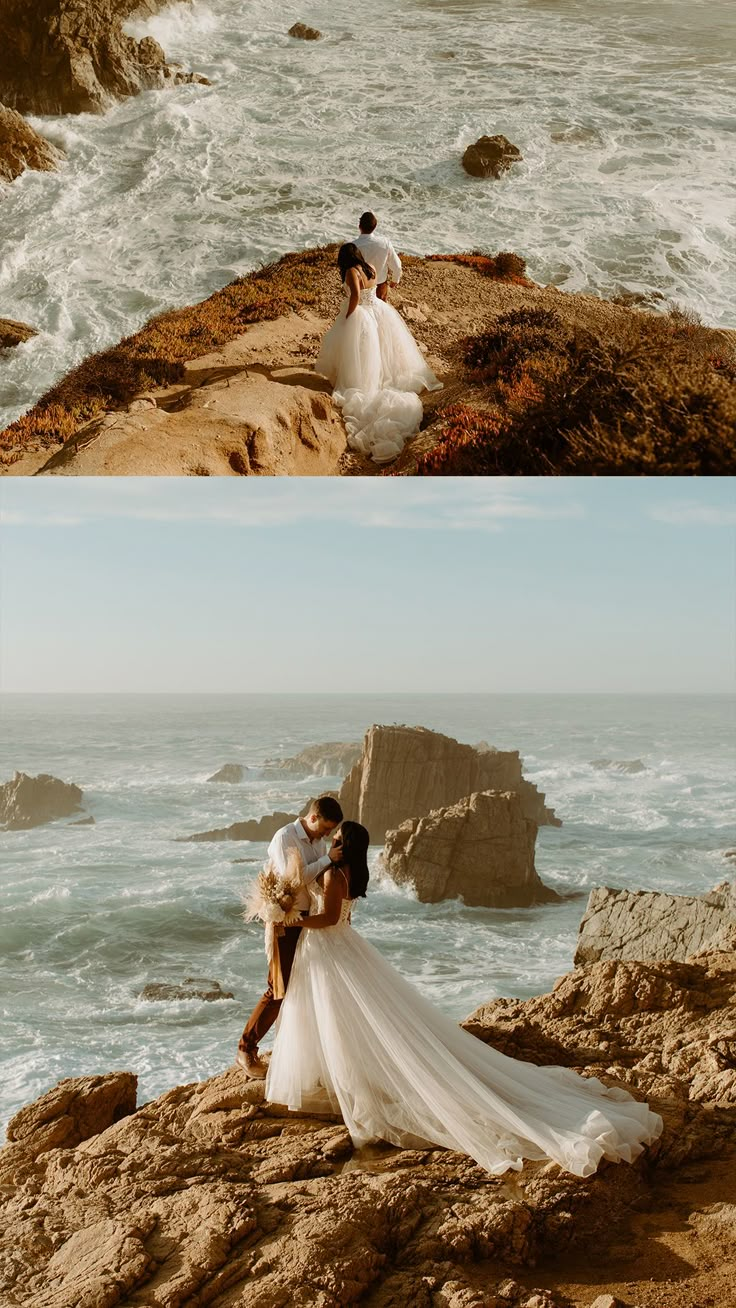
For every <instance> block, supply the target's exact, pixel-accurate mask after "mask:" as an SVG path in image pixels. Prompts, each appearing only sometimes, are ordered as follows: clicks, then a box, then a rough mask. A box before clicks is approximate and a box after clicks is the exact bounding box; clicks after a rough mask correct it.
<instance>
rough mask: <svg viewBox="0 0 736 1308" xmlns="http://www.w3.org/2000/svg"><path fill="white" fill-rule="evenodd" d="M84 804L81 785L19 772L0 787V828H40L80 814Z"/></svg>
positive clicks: (45, 775) (42, 774)
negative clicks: (57, 820)
mask: <svg viewBox="0 0 736 1308" xmlns="http://www.w3.org/2000/svg"><path fill="white" fill-rule="evenodd" d="M81 804H82V792H81V790H80V789H79V786H75V785H72V784H69V783H68V782H66V781H59V779H58V777H50V776H48V775H47V774H46V773H45V772H41V773H39V775H38V776H37V777H29V776H28V773H27V772H16V774H15V776H14V777H13V780H12V781H6V782H5V783H4V785H2V786H0V826H3V827H5V828H8V829H10V830H12V831H19V830H22V829H24V828H27V827H40V826H43V824H44V823H45V822H53V821H54V819H55V818H62V817H69V815H70V814H71V813H77V812H78V811H79V809H80V807H81Z"/></svg>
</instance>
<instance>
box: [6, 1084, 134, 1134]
mask: <svg viewBox="0 0 736 1308" xmlns="http://www.w3.org/2000/svg"><path fill="white" fill-rule="evenodd" d="M137 1085H138V1080H137V1077H135V1076H134V1075H133V1073H132V1072H108V1073H107V1074H106V1075H104V1076H81V1077H67V1078H66V1079H65V1080H63V1081H59V1082H57V1084H56V1085H55V1086H54V1088H53V1089H52V1090H49V1091H48V1093H47V1094H45V1095H42V1096H41V1098H40V1099H37V1100H36V1101H35V1102H34V1103H32V1104H28V1105H27V1106H26V1107H25V1108H21V1109H20V1112H18V1113H16V1114H15V1117H12V1118H11V1119H10V1122H9V1123H8V1129H7V1137H8V1140H9V1141H10V1142H11V1143H14V1144H22V1145H25V1146H26V1148H29V1149H33V1151H34V1153H35V1154H41V1153H46V1152H47V1151H48V1150H49V1149H73V1148H74V1147H75V1146H76V1145H79V1144H81V1143H82V1141H83V1140H89V1139H90V1138H91V1137H92V1136H94V1135H98V1134H99V1133H100V1131H106V1130H107V1128H108V1126H111V1125H112V1124H113V1123H114V1122H119V1121H121V1120H122V1118H124V1117H128V1116H129V1115H130V1113H134V1112H135V1103H136V1088H137Z"/></svg>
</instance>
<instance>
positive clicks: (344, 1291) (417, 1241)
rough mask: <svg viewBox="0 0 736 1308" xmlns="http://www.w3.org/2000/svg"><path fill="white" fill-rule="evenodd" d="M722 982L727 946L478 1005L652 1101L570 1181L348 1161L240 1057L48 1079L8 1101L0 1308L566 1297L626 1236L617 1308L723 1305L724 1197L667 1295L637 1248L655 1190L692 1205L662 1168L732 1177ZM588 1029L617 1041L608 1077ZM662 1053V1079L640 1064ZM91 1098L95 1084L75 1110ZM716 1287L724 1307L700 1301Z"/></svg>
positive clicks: (543, 1174) (727, 1199)
mask: <svg viewBox="0 0 736 1308" xmlns="http://www.w3.org/2000/svg"><path fill="white" fill-rule="evenodd" d="M735 989H736V955H723V954H721V955H708V956H706V957H705V958H703V959H698V960H694V961H693V962H692V963H691V964H688V965H685V964H677V963H673V964H659V965H657V966H656V967H654V966H646V965H643V964H638V965H637V964H631V963H621V964H613V963H599V964H596V965H595V966H593V967H591V968H586V969H579V970H578V971H577V972H575V973H572V974H570V975H569V976H568V977H566V978H564V979H563V981H562V982H561V983H560V984H559V985H558V986H557V987H556V988H555V990H554V991H553V992H552V994H551V995H545V996H539V997H537V998H535V999H532V1000H529V1001H527V1003H526V1004H522V1003H518V1002H517V1001H498V1002H497V1003H496V1004H492V1005H488V1006H486V1008H484V1009H482V1010H478V1014H476V1015H474V1022H475V1025H476V1026H477V1028H478V1034H479V1035H480V1036H481V1038H483V1039H493V1041H494V1043H497V1044H498V1045H499V1047H504V1045H506V1046H507V1051H508V1052H516V1053H517V1054H518V1053H519V1052H522V1056H523V1055H524V1054H525V1055H526V1056H527V1057H529V1056H538V1057H540V1061H543V1062H550V1061H559V1055H560V1053H561V1054H562V1061H566V1062H567V1064H568V1065H572V1066H577V1067H578V1068H580V1069H581V1070H583V1071H584V1072H591V1071H593V1072H596V1073H598V1074H599V1075H602V1076H603V1077H604V1078H605V1079H613V1080H614V1081H621V1082H623V1083H626V1084H628V1085H629V1086H630V1087H631V1088H632V1089H633V1091H634V1093H635V1094H637V1095H643V1094H646V1095H648V1096H650V1098H651V1101H652V1103H653V1106H654V1107H655V1108H657V1109H658V1111H662V1112H663V1113H664V1115H665V1119H666V1129H665V1135H664V1137H663V1139H662V1141H661V1142H660V1144H659V1146H655V1147H653V1148H652V1149H650V1150H648V1151H647V1154H646V1155H645V1156H643V1157H642V1158H641V1159H640V1160H638V1161H637V1162H636V1163H635V1164H634V1165H633V1166H626V1165H623V1164H621V1165H619V1166H615V1165H605V1164H604V1165H602V1166H601V1167H600V1168H599V1171H598V1172H597V1173H596V1175H595V1176H594V1177H591V1178H588V1179H586V1180H582V1179H580V1178H576V1177H572V1176H568V1175H566V1174H564V1173H562V1172H561V1171H560V1169H559V1168H558V1167H556V1166H555V1165H554V1164H550V1163H536V1164H527V1166H525V1168H524V1170H523V1172H522V1173H520V1174H518V1175H517V1174H509V1175H507V1176H505V1177H491V1176H489V1175H488V1174H486V1173H484V1172H483V1171H482V1170H481V1169H480V1168H478V1167H477V1166H475V1164H473V1163H471V1162H470V1161H469V1160H468V1159H467V1158H465V1157H463V1156H462V1155H460V1154H454V1153H449V1152H447V1151H444V1150H441V1149H419V1150H400V1149H394V1148H391V1147H389V1146H375V1147H373V1148H371V1149H368V1150H365V1151H363V1152H362V1153H358V1154H356V1153H355V1152H354V1151H353V1149H352V1146H351V1143H350V1139H349V1137H348V1134H347V1132H346V1130H345V1128H344V1126H343V1125H342V1124H341V1123H340V1122H339V1121H338V1120H336V1119H334V1118H330V1117H328V1116H322V1117H315V1116H309V1115H307V1114H287V1113H286V1112H285V1110H284V1109H282V1108H280V1107H279V1106H278V1105H275V1104H268V1103H266V1102H264V1098H263V1083H262V1082H260V1083H254V1082H249V1081H248V1080H247V1079H246V1078H245V1077H244V1076H243V1075H242V1073H241V1072H240V1071H239V1070H238V1069H236V1068H232V1069H229V1070H227V1071H225V1072H223V1073H222V1074H221V1075H219V1076H215V1077H213V1078H212V1079H210V1080H209V1081H205V1082H202V1083H193V1084H191V1085H185V1086H179V1087H177V1088H175V1089H172V1090H170V1091H168V1092H167V1093H166V1094H163V1095H161V1096H160V1097H159V1098H157V1099H156V1100H154V1101H152V1102H150V1103H146V1104H143V1105H141V1107H140V1108H139V1109H138V1110H137V1112H131V1111H130V1110H131V1103H130V1086H131V1084H133V1083H134V1078H133V1077H131V1076H128V1077H127V1080H126V1079H125V1077H126V1074H117V1075H116V1076H110V1077H99V1078H79V1079H78V1080H73V1081H67V1082H62V1083H61V1085H60V1086H58V1087H56V1088H55V1089H54V1090H52V1091H50V1092H49V1094H47V1095H45V1096H43V1097H42V1098H41V1099H40V1100H38V1101H37V1102H36V1104H35V1105H30V1106H29V1107H28V1108H26V1109H23V1110H22V1113H20V1114H18V1115H17V1117H16V1118H15V1119H14V1122H13V1128H12V1129H13V1134H14V1137H16V1138H15V1139H14V1142H13V1143H11V1144H9V1145H8V1146H7V1147H6V1148H4V1149H3V1150H0V1214H1V1217H2V1221H0V1284H1V1285H2V1303H3V1308H99V1306H102V1305H104V1308H116V1305H120V1306H121V1308H183V1305H186V1304H192V1305H194V1304H200V1305H204V1304H212V1305H221V1306H222V1308H226V1306H230V1308H235V1306H236V1305H237V1308H291V1305H297V1306H299V1305H304V1308H306V1306H307V1305H309V1306H310V1308H316V1306H319V1308H343V1305H350V1304H357V1303H361V1304H366V1305H368V1308H405V1305H407V1304H412V1305H417V1308H438V1305H445V1306H448V1308H461V1306H467V1305H475V1304H477V1305H482V1306H483V1308H491V1305H493V1308H562V1305H564V1306H565V1308H571V1305H572V1306H573V1308H583V1306H584V1305H590V1303H591V1302H592V1300H593V1298H594V1297H595V1292H596V1291H595V1288H594V1287H597V1288H598V1289H599V1290H605V1289H606V1288H607V1287H606V1284H605V1281H604V1282H603V1284H601V1277H602V1276H605V1270H604V1269H605V1263H606V1259H607V1257H608V1250H609V1248H611V1247H613V1242H614V1241H616V1240H617V1239H618V1240H622V1241H623V1242H624V1243H625V1244H626V1245H627V1246H628V1247H630V1246H631V1245H632V1244H633V1243H636V1242H642V1244H643V1249H642V1255H641V1259H642V1265H643V1266H644V1267H645V1268H646V1271H645V1272H644V1273H642V1279H641V1281H640V1282H638V1283H637V1285H636V1286H634V1287H633V1289H632V1290H631V1298H630V1299H629V1296H628V1295H627V1296H626V1301H627V1302H631V1303H634V1302H635V1303H637V1304H639V1305H640V1308H654V1305H656V1304H659V1305H660V1306H661V1305H663V1304H665V1303H666V1305H667V1308H695V1306H696V1305H697V1304H700V1305H701V1306H702V1304H703V1303H704V1302H707V1301H710V1302H713V1303H718V1304H719V1305H720V1304H721V1303H723V1304H724V1306H725V1303H726V1302H727V1294H728V1287H729V1286H730V1285H731V1284H732V1279H729V1277H728V1268H729V1260H730V1265H731V1267H732V1266H733V1263H734V1259H733V1252H732V1247H731V1253H729V1251H728V1217H729V1212H730V1209H731V1207H732V1203H733V1200H732V1198H731V1195H730V1190H729V1191H728V1192H726V1191H724V1192H723V1193H721V1195H720V1200H719V1202H718V1203H713V1202H711V1203H710V1204H709V1205H708V1206H707V1207H706V1209H705V1210H704V1211H703V1212H702V1214H698V1213H693V1214H692V1217H691V1219H690V1221H689V1223H685V1222H682V1221H680V1220H679V1217H678V1218H676V1221H675V1224H676V1225H677V1226H680V1227H683V1228H685V1227H687V1232H688V1236H687V1238H688V1241H689V1243H688V1245H687V1248H686V1253H687V1258H685V1257H682V1256H681V1257H680V1258H679V1261H678V1263H677V1281H676V1283H675V1284H674V1285H671V1286H670V1285H669V1283H668V1285H667V1286H666V1287H665V1295H664V1297H663V1298H659V1297H656V1296H658V1295H659V1287H658V1284H655V1283H654V1282H653V1281H652V1280H651V1279H650V1277H651V1274H652V1262H651V1257H650V1255H649V1253H648V1250H654V1251H655V1252H656V1251H657V1250H658V1249H659V1248H660V1245H661V1240H662V1235H663V1233H665V1232H666V1231H667V1230H668V1229H670V1228H671V1227H672V1225H673V1222H672V1210H671V1205H672V1203H673V1195H674V1196H679V1198H678V1202H679V1203H682V1198H681V1196H682V1195H683V1193H684V1194H685V1195H687V1182H686V1178H687V1176H688V1174H689V1173H688V1170H687V1169H680V1170H679V1171H678V1164H679V1163H682V1162H685V1161H687V1160H688V1159H690V1160H692V1159H695V1158H701V1159H704V1160H705V1161H703V1162H702V1163H700V1164H699V1169H700V1173H699V1174H701V1175H702V1173H703V1172H705V1173H706V1174H707V1170H708V1169H709V1168H712V1169H714V1173H715V1172H716V1171H717V1174H718V1176H719V1177H722V1178H723V1182H724V1183H728V1177H729V1176H730V1175H732V1173H731V1172H729V1165H728V1163H727V1162H725V1163H724V1162H722V1161H721V1160H720V1159H714V1160H713V1161H712V1162H710V1161H708V1158H709V1155H711V1154H713V1153H715V1152H716V1151H721V1152H723V1151H724V1150H725V1149H726V1148H727V1147H728V1145H729V1143H730V1142H732V1141H733V1139H734V1133H735V1131H734V1121H733V1112H732V1109H733V1104H734V1087H733V1083H731V1085H730V1087H729V1086H728V1085H727V1084H726V1083H725V1082H724V1081H719V1079H718V1076H717V1075H716V1074H714V1072H713V1070H712V1068H711V1067H710V1063H709V1059H710V1057H711V1050H712V1047H713V1041H714V1040H715V1041H716V1042H717V1041H718V1039H719V1038H720V1034H721V1033H722V1032H723V1031H724V1030H726V1029H727V1028H729V1024H732V1013H733V1004H734V998H735ZM509 1006H512V1007H513V1012H514V1016H513V1019H511V1007H509ZM479 1014H485V1016H484V1017H482V1018H479ZM604 1030H605V1032H606V1035H607V1037H608V1039H609V1041H611V1042H613V1041H615V1042H616V1050H615V1057H614V1051H613V1050H610V1051H609V1053H608V1057H609V1059H610V1060H611V1067H610V1068H606V1067H605V1057H606V1054H605V1051H603V1050H602V1049H601V1048H600V1036H599V1034H598V1033H599V1032H600V1033H602V1032H603V1031H604ZM596 1050H597V1051H598V1059H596V1057H595V1056H594V1053H595V1051H596ZM683 1051H689V1052H688V1053H687V1055H686V1057H685V1058H684V1060H683V1061H682V1063H681V1064H680V1063H679V1062H677V1060H678V1059H680V1058H682V1055H683ZM662 1057H663V1058H664V1061H665V1062H666V1064H667V1068H666V1069H665V1070H663V1069H662V1068H660V1067H659V1066H655V1065H654V1064H653V1063H652V1061H651V1060H652V1059H660V1058H662ZM103 1094H106V1095H108V1100H107V1102H106V1105H105V1107H104V1109H103V1102H102V1098H101V1096H102V1095H103ZM90 1096H91V1097H94V1096H100V1098H98V1099H97V1101H96V1103H95V1106H94V1108H93V1109H91V1110H89V1111H85V1110H84V1107H83V1105H84V1101H85V1100H86V1099H87V1098H88V1097H90ZM121 1109H122V1110H124V1111H125V1112H126V1113H127V1115H126V1116H123V1117H122V1118H120V1120H115V1118H116V1114H117V1113H118V1112H119V1111H120V1110H121ZM729 1110H730V1111H729ZM65 1117H73V1118H74V1119H75V1121H76V1123H77V1125H76V1127H75V1128H73V1129H71V1130H67V1129H66V1127H65V1126H64V1118H65ZM95 1128H96V1133H92V1132H94V1131H95ZM56 1132H58V1133H59V1134H58V1136H57V1143H56V1144H54V1143H53V1138H54V1133H56ZM47 1133H50V1134H47ZM719 1168H720V1171H718V1169H719ZM680 1178H682V1179H680ZM684 1202H687V1200H686V1199H685V1201H684ZM659 1211H662V1212H663V1214H664V1216H663V1219H662V1225H661V1226H657V1225H656V1222H655V1218H656V1215H657V1213H658V1212H659ZM677 1211H678V1213H679V1211H680V1209H679V1208H678V1210H677ZM684 1211H685V1212H690V1211H691V1209H685V1210H684ZM653 1226H654V1236H653V1237H652V1241H651V1244H650V1245H649V1246H647V1243H646V1242H647V1240H648V1239H649V1235H648V1232H649V1231H650V1230H651V1229H652V1228H653ZM588 1252H589V1253H590V1259H591V1267H594V1268H596V1269H597V1271H595V1272H593V1271H590V1272H587V1273H586V1274H585V1276H584V1278H583V1279H584V1282H585V1284H584V1288H583V1292H582V1293H581V1295H580V1296H578V1295H577V1294H575V1295H574V1294H573V1293H572V1292H570V1290H569V1288H568V1289H567V1291H566V1292H563V1291H562V1289H561V1290H560V1293H559V1295H558V1293H557V1291H556V1288H554V1287H557V1286H560V1287H563V1286H567V1287H569V1273H568V1271H567V1268H568V1263H570V1265H571V1266H573V1267H575V1268H578V1267H579V1263H580V1258H581V1257H585V1256H586V1254H587V1253H588ZM627 1266H629V1279H630V1280H631V1271H630V1264H627ZM724 1268H725V1269H726V1270H725V1275H724V1274H723V1273H724ZM593 1276H595V1279H592V1278H593ZM719 1277H721V1280H720V1281H718V1278H719ZM660 1279H661V1278H660ZM717 1281H718V1284H719V1285H722V1286H723V1287H724V1288H725V1292H726V1294H725V1297H724V1295H723V1294H720V1295H715V1297H714V1294H713V1293H712V1291H713V1289H714V1286H716V1282H717ZM691 1287H692V1288H691ZM708 1289H709V1290H710V1291H711V1293H710V1294H708V1295H707V1294H706V1293H705V1292H704V1291H705V1290H708ZM650 1291H651V1292H652V1293H650ZM613 1297H614V1299H615V1298H616V1297H618V1296H616V1295H615V1294H614V1296H613Z"/></svg>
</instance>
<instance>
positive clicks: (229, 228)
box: [0, 0, 736, 422]
mask: <svg viewBox="0 0 736 1308" xmlns="http://www.w3.org/2000/svg"><path fill="white" fill-rule="evenodd" d="M310 22H313V23H315V24H316V25H317V26H318V27H319V28H320V29H321V30H322V31H323V32H324V39H323V40H322V41H319V42H313V43H312V42H310V43H304V42H299V41H294V40H292V39H290V38H289V37H288V36H287V35H286V29H287V27H288V20H287V19H285V17H284V13H283V9H282V7H281V6H280V5H275V4H274V3H272V2H271V3H267V2H266V0H261V3H252V0H248V3H247V4H246V3H245V0H210V2H209V3H208V4H206V5H205V4H201V3H199V0H195V2H194V3H193V4H191V5H189V4H182V5H175V6H173V7H172V8H170V9H168V10H166V11H165V12H164V13H162V14H160V15H158V16H157V17H156V18H154V19H152V20H150V22H148V23H146V24H141V23H136V24H135V25H134V27H133V28H132V29H131V30H134V31H135V33H136V35H142V34H143V33H144V32H145V31H149V32H151V33H152V34H153V35H154V36H155V37H156V38H157V39H158V40H160V41H161V43H162V44H163V46H164V48H165V49H166V51H167V54H168V55H169V57H170V58H175V59H179V60H181V61H182V62H183V63H185V64H186V65H187V66H191V67H194V68H196V69H197V70H198V71H200V72H202V73H204V74H206V75H207V76H209V77H210V78H211V79H212V83H213V84H212V86H210V87H203V86H182V87H177V88H170V89H167V90H166V91H161V92H150V93H146V94H144V95H141V96H138V97H136V98H134V99H132V100H128V101H125V102H124V103H122V104H118V105H115V106H114V107H113V108H112V109H111V110H110V111H109V112H108V113H107V114H106V115H104V116H103V117H97V116H95V115H91V114H83V115H79V116H77V117H74V118H63V119H37V120H34V122H35V123H36V125H37V126H38V127H39V128H40V129H41V130H42V131H45V132H46V133H47V134H48V135H49V136H50V138H51V139H53V140H54V141H55V142H57V143H58V144H61V145H62V146H63V147H64V148H65V149H66V151H67V154H68V158H67V161H66V163H65V164H64V165H63V167H62V169H61V171H60V172H59V173H56V174H54V173H30V172H27V173H25V174H24V175H23V176H22V177H21V178H20V179H19V180H18V181H17V182H15V183H14V184H13V186H12V187H11V188H8V194H7V196H4V198H3V207H4V220H5V221H4V224H3V238H2V241H1V242H0V299H1V300H2V303H3V311H4V312H5V313H7V314H9V315H10V316H12V317H16V318H19V319H21V320H23V321H27V322H31V323H32V324H33V325H34V326H36V327H37V328H39V335H38V336H37V337H35V338H33V339H32V340H31V341H29V342H27V343H26V344H25V345H22V346H20V347H18V349H16V350H14V351H9V352H6V356H5V357H4V358H3V360H2V364H1V365H0V367H1V369H2V371H1V373H0V381H1V385H2V399H1V400H0V422H4V421H9V420H10V419H12V418H13V417H14V416H16V415H17V414H19V413H20V412H22V411H23V409H24V408H25V407H27V406H28V404H29V403H31V402H32V401H33V400H34V399H35V398H36V397H37V396H38V395H39V394H40V393H41V392H42V391H43V390H44V389H46V388H47V387H48V386H49V385H50V384H51V383H52V382H53V381H54V380H55V379H56V378H57V377H58V376H59V375H60V374H61V373H63V372H64V371H66V370H67V369H69V368H70V367H71V366H72V365H73V364H74V363H76V362H78V361H79V360H80V359H81V358H82V357H83V356H84V355H86V354H89V353H90V352H92V351H94V350H98V349H101V348H103V347H104V346H106V345H108V344H110V343H111V342H113V341H115V340H117V339H119V338H120V337H121V336H123V335H125V334H127V333H129V332H130V331H132V330H134V329H135V328H137V327H138V326H140V325H141V324H142V323H143V322H144V321H145V320H146V319H147V318H148V317H150V316H151V315H152V314H154V313H156V312H158V311H160V310H162V309H164V308H167V307H169V306H172V305H176V304H184V303H191V302H192V301H194V300H197V299H200V298H202V297H204V296H205V295H207V294H209V293H210V292H211V291H212V290H214V289H216V288H217V287H219V286H222V285H223V284H224V283H226V282H227V281H229V280H231V279H232V278H233V277H235V276H237V275H238V274H240V273H243V272H246V271H248V270H249V269H251V268H253V267H254V266H255V265H257V264H258V263H259V262H262V261H265V260H269V259H272V258H274V257H276V256H278V255H280V254H282V253H284V252H285V251H287V250H292V249H295V248H300V247H303V246H307V245H312V244H317V243H324V242H326V241H333V240H336V239H340V238H341V237H343V236H346V235H349V234H350V233H351V232H352V231H353V230H354V227H355V222H356V217H357V214H359V213H360V212H361V211H362V209H364V208H365V207H367V206H370V207H373V208H375V209H376V210H377V211H378V213H379V215H380V218H381V222H382V226H383V227H384V228H385V230H386V231H388V232H390V234H391V235H392V236H393V237H394V239H395V240H396V242H397V243H398V245H399V246H401V247H402V248H403V249H405V250H407V251H410V252H413V253H426V252H429V251H438V252H439V251H452V250H460V249H475V248H478V247H486V248H491V249H514V250H517V251H518V252H519V253H521V254H523V255H524V256H525V257H526V259H527V261H528V264H529V269H530V272H531V275H532V276H533V277H535V278H537V279H538V280H540V281H542V282H548V281H552V282H555V283H556V284H558V285H560V286H563V287H565V288H566V289H570V290H583V291H591V292H593V293H597V294H603V295H611V294H615V293H616V292H617V291H619V290H621V289H628V290H632V291H640V292H647V291H651V290H656V291H658V292H660V293H661V294H663V295H664V296H666V297H668V298H669V299H672V300H676V301H677V302H678V303H680V304H681V305H683V306H685V307H689V308H691V309H693V310H695V311H696V312H698V313H700V314H701V315H702V316H703V318H704V319H705V321H707V322H712V323H720V324H723V325H725V326H728V325H734V322H735V321H736V283H735V281H734V277H733V271H732V262H731V251H732V249H733V244H734V236H735V235H736V221H735V220H734V213H735V212H736V207H735V206H734V195H735V188H734V178H733V172H732V169H731V166H730V157H731V151H730V149H729V140H730V135H731V132H732V130H733V110H732V102H731V86H730V80H729V79H730V70H729V68H728V60H727V57H726V52H727V49H728V43H729V40H732V39H733V36H734V28H735V26H736V18H734V15H733V13H732V12H731V10H730V9H729V7H728V6H724V5H722V4H720V3H718V2H717V0H708V3H704V4H701V5H698V6H697V8H694V7H693V6H692V4H689V3H686V0H670V3H668V5H666V6H662V5H660V4H659V3H657V0H647V2H646V3H644V4H641V3H637V4H634V3H633V0H619V2H618V3H617V5H616V6H606V7H605V8H603V7H602V6H600V5H598V6H585V7H582V6H579V5H578V4H576V3H575V0H563V3H560V4H555V5H554V6H553V7H547V6H540V5H535V4H533V3H530V2H529V0H507V2H506V3H504V4H502V5H499V6H489V5H488V4H487V3H485V0H483V2H482V3H481V0H467V2H465V0H463V3H461V4H455V3H444V0H443V3H434V2H433V0H402V3H400V4H398V5H397V4H396V3H394V0H374V3H373V4H372V5H371V6H369V7H367V8H366V7H363V8H362V9H360V10H356V9H355V6H354V5H353V4H352V3H348V0H329V2H328V0H313V3H312V6H311V9H310ZM450 52H451V53H452V54H453V56H454V57H452V58H448V57H445V56H446V55H447V54H448V53H450ZM484 132H503V133H504V134H505V135H507V136H508V137H509V139H510V140H512V141H514V142H515V143H516V144H518V146H519V147H520V149H521V151H522V154H523V162H522V163H521V164H519V165H518V166H517V167H516V168H515V169H514V170H513V173H512V174H509V175H508V176H506V177H505V178H502V179H500V180H499V181H497V182H494V183H484V182H478V181H477V180H475V179H472V178H469V177H467V176H466V175H465V174H464V172H463V170H462V168H461V167H460V163H459V156H460V153H461V151H462V149H463V148H464V147H465V145H467V144H468V143H469V142H470V141H472V140H474V139H475V138H476V137H477V136H479V135H480V134H481V133H484ZM555 138H561V139H555ZM315 179H319V181H316V180H315Z"/></svg>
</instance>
